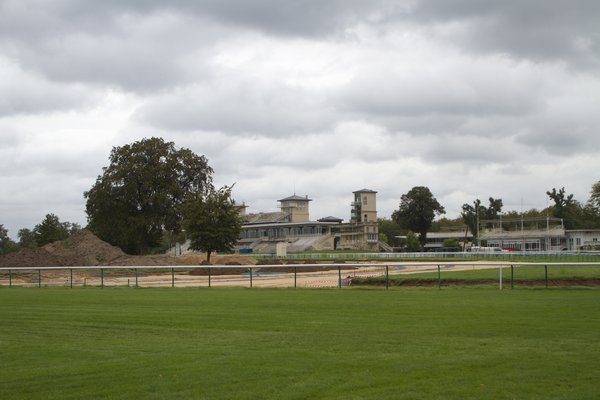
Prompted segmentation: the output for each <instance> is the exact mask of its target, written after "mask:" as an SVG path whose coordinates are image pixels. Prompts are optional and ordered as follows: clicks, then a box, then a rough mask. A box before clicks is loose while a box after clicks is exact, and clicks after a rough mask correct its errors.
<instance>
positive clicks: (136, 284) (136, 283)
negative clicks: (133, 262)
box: [135, 268, 138, 287]
mask: <svg viewBox="0 0 600 400" xmlns="http://www.w3.org/2000/svg"><path fill="white" fill-rule="evenodd" d="M135 287H138V269H137V268H136V269H135Z"/></svg>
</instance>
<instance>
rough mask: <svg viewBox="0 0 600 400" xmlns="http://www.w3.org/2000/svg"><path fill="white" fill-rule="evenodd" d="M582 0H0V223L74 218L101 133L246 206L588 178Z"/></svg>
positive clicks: (595, 27)
mask: <svg viewBox="0 0 600 400" xmlns="http://www.w3.org/2000/svg"><path fill="white" fill-rule="evenodd" d="M599 21H600V3H599V2H597V1H595V0H588V1H586V0H580V1H577V0H575V1H558V0H528V1H522V0H506V1H502V2H482V1H478V0H438V1H434V0H414V1H384V0H381V1H368V2H366V1H358V0H357V1H349V0H329V1H327V0H321V1H317V0H314V1H309V0H307V1H295V2H291V1H280V0H256V1H252V2H248V1H243V0H234V1H224V0H207V1H185V0H174V1H170V2H162V1H137V0H130V1H128V0H120V1H108V0H107V1H91V0H90V1H81V0H0V93H1V96H0V140H1V143H2V146H1V148H0V188H1V194H0V224H4V226H5V227H7V228H8V229H9V231H10V232H9V233H10V235H11V236H12V237H14V238H16V234H17V231H18V229H20V228H32V227H33V226H34V225H35V224H36V223H39V222H40V221H41V220H42V219H43V217H44V215H45V214H47V213H50V212H52V213H55V214H57V215H58V216H59V217H60V218H61V220H63V221H64V220H68V221H72V222H78V223H80V224H82V225H85V223H86V217H85V213H84V205H85V202H84V199H83V192H84V191H85V190H88V189H89V188H90V187H91V186H92V185H93V183H94V181H95V179H96V176H97V175H98V174H100V173H101V170H102V167H103V166H106V165H107V163H108V155H109V153H110V150H111V148H112V147H113V146H120V145H123V144H126V143H131V142H132V141H135V140H139V139H142V138H144V137H149V136H161V137H164V138H165V139H167V140H171V141H174V142H175V144H176V145H177V146H179V147H189V148H191V149H192V150H193V151H195V152H196V153H198V154H203V155H205V156H206V157H207V158H208V159H209V162H210V164H211V166H212V167H213V168H214V169H215V181H216V183H217V184H218V185H223V184H232V183H234V182H235V183H236V186H235V191H234V194H235V197H236V199H237V200H238V201H244V202H246V204H247V205H249V207H250V208H249V211H254V212H258V211H269V210H275V209H276V207H277V199H280V198H282V197H285V196H288V195H290V194H292V193H294V192H295V193H297V194H299V195H305V194H306V195H309V197H311V198H312V199H313V202H312V203H311V218H312V219H318V218H320V217H323V216H327V215H334V216H338V217H341V218H344V219H346V220H347V219H348V218H349V214H350V206H349V203H350V201H351V200H352V194H351V193H352V191H354V190H357V189H361V188H363V187H367V188H369V189H373V190H377V191H378V192H379V195H378V209H379V215H380V217H389V216H390V214H391V213H392V211H393V210H394V209H396V208H397V207H398V203H399V198H400V196H401V195H402V194H404V193H406V192H407V191H408V190H410V189H411V188H412V187H413V186H416V185H425V186H428V187H429V188H430V189H431V190H432V192H433V193H434V195H435V196H436V197H437V198H438V200H439V201H440V202H441V203H442V204H443V205H444V206H445V208H446V210H447V212H448V216H449V217H456V216H458V214H459V211H460V207H461V205H462V204H463V203H466V202H471V201H473V200H474V199H475V198H481V199H484V201H485V199H486V198H487V197H489V196H493V197H500V198H502V199H503V200H504V204H505V210H520V209H521V206H522V207H523V208H525V209H527V208H533V207H535V208H543V207H545V206H546V205H547V199H546V196H545V192H546V190H549V189H551V188H553V187H557V188H560V187H563V186H564V187H565V188H566V190H567V192H569V193H574V194H575V198H577V199H578V200H580V201H582V202H585V201H586V200H587V199H588V197H589V190H590V188H591V186H592V184H593V183H595V182H597V181H598V180H600V174H599V173H598V172H597V171H600V157H597V155H598V153H599V151H600V136H599V131H600V129H599V128H600V112H599V111H598V109H599V106H600V23H599Z"/></svg>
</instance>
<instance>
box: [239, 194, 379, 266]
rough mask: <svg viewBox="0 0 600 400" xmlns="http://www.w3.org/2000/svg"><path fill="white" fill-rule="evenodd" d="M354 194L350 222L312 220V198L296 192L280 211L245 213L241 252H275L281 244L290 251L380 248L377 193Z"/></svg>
mask: <svg viewBox="0 0 600 400" xmlns="http://www.w3.org/2000/svg"><path fill="white" fill-rule="evenodd" d="M353 194H354V201H353V202H352V203H351V207H352V208H351V217H350V222H349V223H344V222H343V219H340V218H335V217H325V218H321V219H319V220H318V221H311V220H310V210H309V204H310V202H311V201H312V199H309V198H308V196H304V197H302V196H297V195H296V194H294V195H292V196H289V197H286V198H283V199H281V200H278V202H279V203H280V204H279V210H280V211H279V212H266V213H257V214H252V213H250V214H243V215H244V218H245V220H246V223H245V224H244V225H243V227H242V233H241V238H240V240H239V241H238V245H237V247H238V249H239V250H240V252H254V253H273V254H275V253H276V251H277V249H278V248H279V249H280V251H281V247H282V245H281V243H287V249H286V251H287V252H290V253H292V252H300V251H318V250H335V249H355V250H378V249H379V246H378V243H379V240H378V238H379V235H378V227H377V198H376V194H377V192H375V191H373V190H368V189H363V190H358V191H356V192H354V193H353ZM243 210H245V207H244V208H243ZM240 211H242V210H240ZM278 243H279V244H278Z"/></svg>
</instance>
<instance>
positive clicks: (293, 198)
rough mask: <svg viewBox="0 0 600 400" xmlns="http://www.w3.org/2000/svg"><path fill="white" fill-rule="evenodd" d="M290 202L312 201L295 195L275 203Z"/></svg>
mask: <svg viewBox="0 0 600 400" xmlns="http://www.w3.org/2000/svg"><path fill="white" fill-rule="evenodd" d="M290 200H294V201H302V200H304V201H312V199H309V198H308V196H306V197H302V196H297V195H296V194H294V195H292V196H288V197H286V198H285V199H281V200H277V201H290Z"/></svg>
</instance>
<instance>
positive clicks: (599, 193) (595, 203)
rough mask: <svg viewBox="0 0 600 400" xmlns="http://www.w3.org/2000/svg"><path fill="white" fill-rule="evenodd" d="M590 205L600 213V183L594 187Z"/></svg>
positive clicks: (589, 201)
mask: <svg viewBox="0 0 600 400" xmlns="http://www.w3.org/2000/svg"><path fill="white" fill-rule="evenodd" d="M588 204H589V205H590V206H591V207H592V208H594V209H595V210H596V211H597V212H600V181H598V182H596V183H594V184H593V185H592V190H591V192H590V198H589V200H588Z"/></svg>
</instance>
